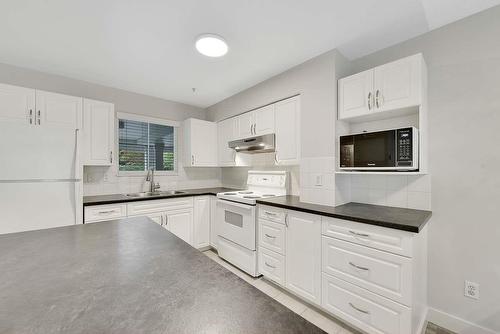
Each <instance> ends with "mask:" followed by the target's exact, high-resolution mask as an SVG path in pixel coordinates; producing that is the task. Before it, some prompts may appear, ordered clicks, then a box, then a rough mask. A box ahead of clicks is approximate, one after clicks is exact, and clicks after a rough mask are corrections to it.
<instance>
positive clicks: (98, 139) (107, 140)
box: [83, 99, 115, 166]
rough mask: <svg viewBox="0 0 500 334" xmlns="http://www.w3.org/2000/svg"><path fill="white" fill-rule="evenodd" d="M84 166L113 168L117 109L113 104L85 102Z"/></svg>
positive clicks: (87, 100) (86, 100)
mask: <svg viewBox="0 0 500 334" xmlns="http://www.w3.org/2000/svg"><path fill="white" fill-rule="evenodd" d="M83 142H84V155H83V156H84V157H83V164H84V165H87V166H111V165H112V164H113V160H114V157H113V151H114V146H115V107H114V105H113V104H111V103H106V102H101V101H94V100H89V99H84V100H83Z"/></svg>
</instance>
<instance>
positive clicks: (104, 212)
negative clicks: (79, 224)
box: [99, 210, 115, 215]
mask: <svg viewBox="0 0 500 334" xmlns="http://www.w3.org/2000/svg"><path fill="white" fill-rule="evenodd" d="M113 212H115V210H106V211H99V214H100V215H103V214H108V213H113Z"/></svg>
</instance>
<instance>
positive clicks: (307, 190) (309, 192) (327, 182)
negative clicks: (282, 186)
mask: <svg viewBox="0 0 500 334" xmlns="http://www.w3.org/2000/svg"><path fill="white" fill-rule="evenodd" d="M334 171H335V159H334V158H333V157H315V158H302V160H301V163H300V200H301V201H302V202H306V203H314V204H321V205H330V206H333V205H335V174H334Z"/></svg>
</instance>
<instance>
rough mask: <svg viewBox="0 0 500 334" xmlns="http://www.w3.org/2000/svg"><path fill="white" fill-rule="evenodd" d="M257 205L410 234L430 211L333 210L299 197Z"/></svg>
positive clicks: (369, 207)
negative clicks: (301, 199) (304, 201)
mask: <svg viewBox="0 0 500 334" xmlns="http://www.w3.org/2000/svg"><path fill="white" fill-rule="evenodd" d="M257 203H258V204H265V205H270V206H275V207H279V208H283V209H290V210H296V211H302V212H307V213H312V214H318V215H322V216H328V217H333V218H339V219H345V220H350V221H354V222H359V223H365V224H370V225H377V226H382V227H388V228H393V229H397V230H403V231H408V232H414V233H418V232H420V231H421V230H422V228H423V227H424V225H425V224H426V223H427V221H428V220H429V219H430V217H431V215H432V212H431V211H424V210H414V209H405V208H395V207H389V206H382V205H371V204H362V203H347V204H344V205H339V206H336V207H332V206H326V205H317V204H309V203H303V202H301V201H300V199H299V196H291V195H289V196H280V197H273V198H268V199H259V200H257Z"/></svg>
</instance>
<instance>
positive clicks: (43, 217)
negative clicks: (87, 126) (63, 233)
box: [0, 122, 83, 234]
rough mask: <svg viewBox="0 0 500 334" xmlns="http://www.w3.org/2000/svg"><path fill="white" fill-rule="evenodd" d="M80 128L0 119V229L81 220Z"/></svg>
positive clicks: (18, 229)
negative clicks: (1, 120)
mask: <svg viewBox="0 0 500 334" xmlns="http://www.w3.org/2000/svg"><path fill="white" fill-rule="evenodd" d="M79 154H80V131H79V130H78V129H75V128H72V127H58V126H38V125H30V124H28V122H26V124H21V123H13V122H0V234H4V233H12V232H21V231H29V230H38V229H45V228H51V227H58V226H65V225H73V224H79V223H81V222H82V210H83V208H82V180H81V174H82V167H81V164H80V159H79Z"/></svg>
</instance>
